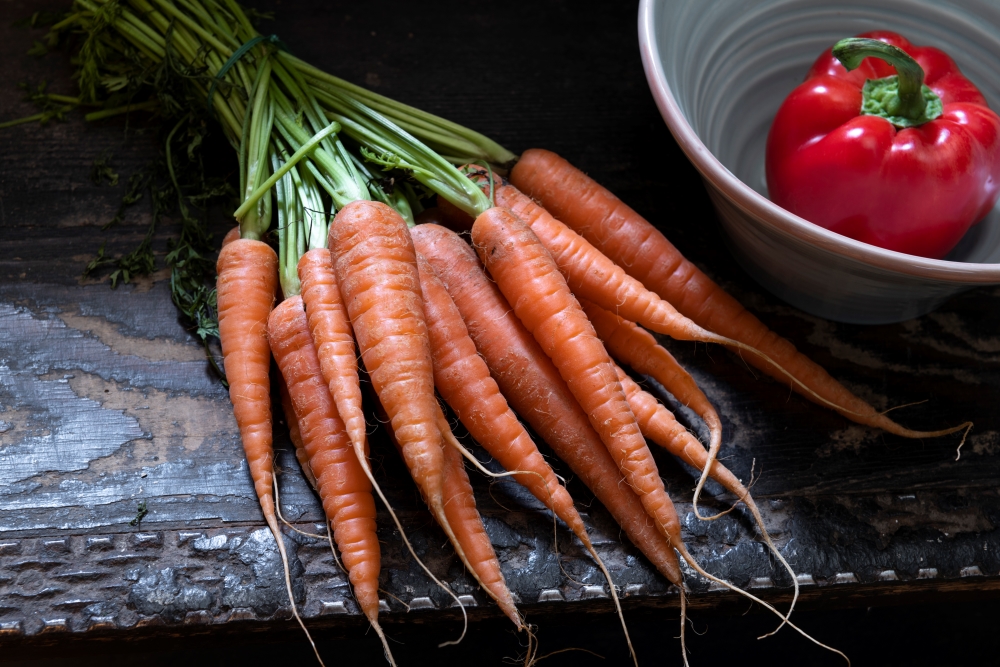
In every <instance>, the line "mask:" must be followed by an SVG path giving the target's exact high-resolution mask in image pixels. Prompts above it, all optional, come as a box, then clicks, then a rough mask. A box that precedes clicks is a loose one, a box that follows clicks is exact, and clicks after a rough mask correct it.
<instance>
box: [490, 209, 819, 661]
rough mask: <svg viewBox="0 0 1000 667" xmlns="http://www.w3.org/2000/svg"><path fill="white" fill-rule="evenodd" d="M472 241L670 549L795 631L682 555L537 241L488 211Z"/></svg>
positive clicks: (637, 447) (509, 216)
mask: <svg viewBox="0 0 1000 667" xmlns="http://www.w3.org/2000/svg"><path fill="white" fill-rule="evenodd" d="M472 240H473V243H474V245H475V247H476V251H477V252H478V253H479V257H480V259H481V260H482V262H483V264H484V265H485V266H486V268H487V270H488V271H489V272H490V274H491V275H492V276H493V279H494V280H495V281H496V283H497V285H498V286H499V288H500V291H501V292H503V293H504V295H505V296H506V297H507V300H508V302H510V303H511V305H512V306H513V308H514V313H515V314H516V315H517V317H518V319H520V320H521V322H522V323H523V324H524V326H525V328H526V329H527V330H528V331H530V332H531V333H532V335H533V336H534V337H535V339H536V340H537V341H538V342H539V344H540V345H541V346H542V349H543V350H545V352H546V353H547V354H548V355H549V357H550V358H551V359H552V361H553V363H554V364H555V366H556V368H557V369H559V373H560V375H562V377H563V379H564V380H565V381H566V384H567V385H568V386H569V388H570V391H571V392H573V395H574V396H575V397H576V399H577V401H579V403H580V406H581V407H582V408H583V409H584V411H585V412H587V414H588V416H589V418H590V423H591V425H592V426H593V427H594V429H595V430H596V431H597V432H598V434H600V436H601V440H602V441H603V442H604V443H605V445H606V446H607V448H608V451H609V452H610V453H611V455H612V458H614V459H615V462H616V463H617V464H618V467H619V469H620V470H621V472H622V473H623V474H624V475H625V479H626V481H627V482H628V483H629V484H630V485H631V486H632V487H633V488H634V489H635V490H636V492H637V493H638V495H639V497H640V499H641V500H642V504H643V507H644V508H645V509H646V512H647V513H648V514H649V515H650V516H651V517H652V518H653V520H654V521H655V522H656V524H657V526H658V528H659V529H660V531H661V532H662V533H663V535H664V536H665V537H666V538H667V539H668V540H669V541H670V543H671V544H672V546H673V547H674V548H675V549H677V551H678V552H679V553H680V554H681V556H682V557H683V558H684V560H686V561H687V562H688V564H689V565H691V567H693V568H694V569H695V570H696V571H697V572H698V573H699V574H701V575H702V576H704V577H706V578H708V579H710V580H713V581H717V582H719V583H721V584H723V585H725V586H727V587H728V588H730V589H732V590H733V591H736V592H739V593H741V594H742V595H744V596H746V597H747V598H749V599H751V600H753V601H755V602H760V603H761V604H764V606H765V607H767V608H768V609H769V610H771V611H772V612H773V613H774V614H776V615H777V616H778V617H779V618H781V619H782V621H783V622H784V623H788V625H789V626H791V627H793V628H795V629H796V630H799V629H798V628H797V626H795V625H794V624H792V623H791V622H790V621H788V619H787V617H786V616H784V615H782V614H781V613H780V612H779V611H778V610H777V609H775V608H774V607H773V606H770V605H767V604H766V603H763V602H762V601H760V600H759V599H758V598H756V597H755V596H753V595H751V594H750V593H747V592H746V591H743V590H742V589H740V588H738V587H736V586H733V585H732V584H729V583H728V582H724V581H723V580H721V579H718V578H717V577H714V576H712V575H710V574H709V573H708V572H706V571H705V570H704V568H702V567H701V566H700V565H699V564H698V562H697V561H696V560H695V559H694V557H693V556H691V554H690V552H688V550H687V547H686V546H685V545H684V542H683V539H682V537H681V532H680V520H679V519H678V517H677V511H676V509H675V508H674V505H673V502H672V501H671V500H670V497H669V496H668V495H667V493H666V489H664V487H663V481H662V480H661V479H660V477H659V473H658V471H657V468H656V463H655V462H654V461H653V457H652V454H651V453H650V451H649V448H648V447H647V446H646V442H645V440H644V439H643V437H642V434H641V433H640V432H639V427H638V424H637V423H636V421H635V416H634V415H633V413H632V410H631V408H630V407H629V405H628V402H627V400H626V398H625V394H624V391H623V389H622V387H621V384H620V383H619V382H618V375H617V371H616V370H615V367H614V365H613V363H612V362H611V360H610V358H608V356H607V352H606V351H605V349H604V346H603V345H602V344H601V342H600V340H598V339H597V334H596V332H594V329H593V326H592V325H591V324H590V321H589V320H588V319H587V316H586V314H584V312H583V310H582V309H581V308H580V306H579V303H577V301H576V299H575V298H574V297H573V294H572V293H571V292H570V290H569V287H568V285H567V284H566V280H565V279H564V278H563V276H562V274H561V273H560V271H559V268H558V267H557V266H556V263H555V260H554V259H553V257H552V256H551V255H549V253H548V252H547V251H546V249H545V247H544V246H543V245H542V243H541V241H539V240H538V237H537V236H535V235H534V234H533V233H532V231H531V229H530V228H529V227H528V226H527V224H526V223H525V222H523V221H521V220H520V219H518V218H517V216H515V215H514V214H513V213H511V212H510V211H509V210H507V209H503V208H492V209H489V210H487V211H486V212H484V213H482V214H480V215H479V217H477V218H476V222H475V223H474V224H473V226H472ZM779 627H780V626H779ZM799 632H800V633H802V634H803V635H805V636H806V637H807V638H809V639H812V638H811V637H809V636H808V635H806V634H805V633H804V632H802V631H801V630H799ZM812 641H814V642H816V640H812ZM816 643H817V644H819V642H816ZM820 645H822V644H820ZM831 650H833V649H831Z"/></svg>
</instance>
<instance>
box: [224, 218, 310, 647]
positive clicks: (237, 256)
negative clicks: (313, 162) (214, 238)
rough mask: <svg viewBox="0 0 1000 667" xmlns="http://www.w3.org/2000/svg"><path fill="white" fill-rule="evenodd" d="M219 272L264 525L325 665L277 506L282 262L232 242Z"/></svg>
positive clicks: (233, 389)
mask: <svg viewBox="0 0 1000 667" xmlns="http://www.w3.org/2000/svg"><path fill="white" fill-rule="evenodd" d="M227 236H228V235H227ZM215 269H216V273H217V274H218V278H217V279H216V294H217V301H216V304H217V309H218V319H219V342H220V343H221V344H222V357H223V366H224V368H225V370H226V378H227V381H228V382H229V398H230V400H231V401H232V404H233V414H234V415H235V417H236V424H237V426H238V427H239V429H240V440H241V441H242V443H243V451H244V453H245V454H246V457H247V465H248V467H249V468H250V476H251V478H252V479H253V483H254V491H255V492H256V494H257V498H258V500H259V501H260V507H261V511H262V512H263V514H264V520H265V521H266V522H267V525H268V528H270V529H271V534H272V535H273V536H274V540H275V542H276V544H277V547H278V553H279V554H280V556H281V562H282V565H283V567H284V575H285V588H286V591H287V593H288V600H289V603H290V604H291V606H292V613H293V615H294V616H295V619H296V620H297V621H298V623H299V626H301V627H302V630H303V632H305V633H306V637H307V638H308V639H309V643H310V645H311V646H312V649H313V652H314V653H315V654H316V659H317V660H318V661H319V663H320V665H322V664H323V659H322V658H321V657H320V655H319V650H318V649H317V648H316V644H315V642H313V640H312V636H311V635H310V634H309V630H308V629H307V628H306V626H305V623H304V622H303V621H302V618H301V617H300V616H299V612H298V609H297V608H296V605H295V594H294V592H293V591H292V580H291V574H290V572H289V568H288V554H287V553H286V551H285V541H284V536H283V535H282V534H281V529H280V528H279V526H278V519H277V516H276V505H275V502H274V443H273V440H272V437H273V436H272V417H271V382H270V370H271V354H270V346H269V344H268V340H267V320H268V317H269V315H270V313H271V309H272V308H273V307H274V301H275V297H276V295H277V291H278V256H277V255H276V254H275V252H274V250H272V249H271V248H270V246H268V245H267V244H266V243H261V242H260V241H253V240H250V239H232V238H231V239H230V240H229V241H228V242H227V243H226V245H225V246H224V247H223V248H222V250H221V251H220V252H219V258H218V260H217V262H216V265H215Z"/></svg>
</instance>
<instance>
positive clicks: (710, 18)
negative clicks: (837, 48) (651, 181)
mask: <svg viewBox="0 0 1000 667" xmlns="http://www.w3.org/2000/svg"><path fill="white" fill-rule="evenodd" d="M872 4H873V3H869V2H857V1H840V2H810V1H809V0H760V1H757V2H753V3H750V2H745V0H711V1H709V0H690V1H682V0H668V1H666V2H662V3H659V5H660V6H659V7H658V11H657V14H658V19H659V20H658V21H657V26H656V39H657V48H658V50H659V52H660V57H661V61H662V64H663V68H664V74H665V75H666V78H667V82H668V84H669V86H670V89H671V90H672V91H673V94H674V97H675V99H676V101H677V103H678V105H679V107H680V109H681V111H682V112H683V113H684V115H685V116H686V118H687V121H688V123H689V124H690V125H691V127H692V129H693V130H694V131H695V133H696V134H697V135H698V137H699V138H700V139H701V140H702V142H703V143H704V144H705V146H706V147H707V148H708V149H709V150H710V151H711V152H712V154H713V155H715V157H716V158H718V159H719V161H720V162H721V163H722V164H723V165H724V166H725V167H726V168H727V169H728V170H729V171H730V172H732V173H733V175H735V176H736V177H737V178H739V179H740V180H741V181H743V182H744V183H746V184H747V185H749V186H750V187H751V188H753V189H754V190H756V191H757V192H759V193H761V194H762V195H764V196H767V184H766V182H765V177H764V147H765V143H766V139H767V132H768V129H769V128H770V126H771V120H772V119H773V118H774V115H775V113H776V112H777V110H778V107H779V106H780V105H781V102H782V101H783V100H784V98H785V96H786V95H788V93H789V92H791V90H792V89H793V88H795V86H797V85H798V84H799V83H801V82H802V80H803V78H804V76H805V73H806V72H807V71H808V69H809V67H810V66H811V65H812V63H813V61H815V59H816V58H817V57H818V56H819V54H820V53H822V52H823V51H824V50H825V49H826V48H828V47H829V46H831V45H832V44H833V43H835V42H836V41H837V40H839V39H841V38H843V37H849V36H852V35H856V34H859V33H862V32H867V31H870V30H879V29H883V30H894V31H896V32H898V33H900V34H901V35H903V36H904V37H906V38H907V39H909V40H910V41H911V42H913V43H914V44H918V45H932V46H936V47H938V48H940V49H943V50H944V51H945V52H946V53H948V54H949V55H951V57H952V58H954V59H955V61H956V62H957V63H958V65H959V67H960V68H961V69H962V72H963V74H965V76H966V77H968V78H969V79H970V80H971V81H972V82H973V83H974V84H975V85H977V86H978V87H979V89H980V90H981V91H982V92H983V94H984V95H985V97H986V99H987V101H988V102H989V104H990V107H991V108H992V109H993V110H994V111H997V110H1000V64H998V63H1000V0H992V1H986V0H962V1H952V2H945V1H934V2H931V1H929V0H905V1H904V0H879V1H878V3H877V4H878V6H877V7H873V6H872ZM946 259H949V260H953V261H962V262H982V263H1000V206H998V207H996V208H994V210H993V212H992V213H991V214H990V215H989V216H988V217H987V218H986V220H984V221H983V222H982V223H980V224H978V225H976V226H975V227H973V228H972V229H971V230H970V231H969V233H968V234H966V236H965V238H963V239H962V241H961V242H960V243H959V245H958V246H957V247H956V248H955V249H954V250H953V251H952V252H951V254H949V256H948V257H947V258H946Z"/></svg>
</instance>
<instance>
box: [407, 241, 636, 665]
mask: <svg viewBox="0 0 1000 667" xmlns="http://www.w3.org/2000/svg"><path fill="white" fill-rule="evenodd" d="M417 268H418V270H419V271H420V286H421V289H422V290H423V294H424V309H425V313H426V316H427V329H428V334H429V336H430V343H431V354H432V358H433V363H434V385H435V386H436V387H437V389H438V391H439V392H440V394H441V396H442V398H444V400H445V402H446V403H448V405H450V406H451V408H452V410H454V412H455V414H456V415H458V418H459V419H460V420H461V421H462V423H463V424H465V427H466V428H467V429H468V430H469V433H470V434H471V435H472V437H473V438H475V439H476V441H477V442H479V444H481V445H482V446H483V448H484V449H486V451H487V452H489V454H490V455H491V456H493V457H494V458H495V459H496V460H497V461H499V462H500V465H502V466H503V467H504V468H506V469H507V470H510V471H525V473H527V474H516V475H515V477H514V478H515V479H516V480H517V481H518V482H520V483H521V484H522V485H523V486H524V487H525V488H527V489H528V490H529V491H530V492H531V493H532V495H534V496H535V497H536V498H538V500H540V501H541V502H542V503H544V504H545V506H546V507H548V508H549V509H551V510H552V511H553V513H555V515H556V516H558V517H559V518H560V519H562V520H563V521H565V522H566V525H568V526H569V527H570V530H572V531H573V533H574V534H575V535H576V536H577V537H578V538H579V539H580V541H581V542H582V543H583V545H584V547H585V548H586V549H587V551H589V552H590V554H591V555H592V556H593V558H594V560H595V561H596V562H597V563H598V566H599V567H600V568H601V571H602V572H603V573H604V575H605V576H606V577H607V580H608V584H609V586H610V587H611V595H612V597H613V598H614V601H615V606H616V608H617V609H618V613H619V616H621V606H620V603H619V601H618V594H617V592H616V591H615V587H614V582H613V581H612V580H611V574H610V573H609V572H608V571H607V568H606V567H605V566H604V562H603V561H602V560H601V558H600V556H598V555H597V551H596V550H595V549H594V546H593V545H592V544H591V542H590V537H589V536H588V535H587V529H586V526H584V524H583V519H582V518H581V517H580V514H579V513H578V512H577V511H576V508H575V507H574V506H573V499H572V498H571V497H570V495H569V493H568V492H567V491H566V489H565V488H563V486H562V485H560V484H559V481H558V480H557V479H556V475H555V473H554V472H553V471H552V468H551V467H550V466H549V464H548V463H546V461H545V459H544V458H542V455H541V453H540V452H539V451H538V448H537V447H536V446H535V443H534V442H533V441H532V440H531V436H529V435H528V432H527V431H525V430H524V427H523V426H521V422H519V421H518V420H517V417H516V416H515V415H514V413H513V411H511V409H510V407H509V406H508V405H507V401H506V400H505V399H504V397H503V394H501V393H500V388H499V387H498V386H497V383H496V381H495V380H494V379H493V378H491V377H490V369H489V367H487V365H486V362H485V361H483V359H482V357H480V356H479V354H478V353H477V352H476V345H475V343H473V342H472V339H471V338H469V330H468V329H467V328H466V326H465V323H464V322H463V321H462V315H461V313H459V311H458V308H457V307H456V306H455V303H454V302H453V301H452V299H451V297H450V296H449V295H448V292H447V290H446V289H445V287H444V285H443V284H442V283H441V280H440V279H439V278H438V277H437V274H435V273H434V269H433V268H432V267H431V266H430V264H429V263H428V262H427V259H426V258H424V256H423V255H421V254H420V253H419V252H418V253H417ZM463 474H464V471H463ZM622 627H623V628H624V629H625V637H626V639H628V629H627V628H625V625H624V619H623V621H622ZM628 643H629V647H630V650H631V644H632V642H631V639H628Z"/></svg>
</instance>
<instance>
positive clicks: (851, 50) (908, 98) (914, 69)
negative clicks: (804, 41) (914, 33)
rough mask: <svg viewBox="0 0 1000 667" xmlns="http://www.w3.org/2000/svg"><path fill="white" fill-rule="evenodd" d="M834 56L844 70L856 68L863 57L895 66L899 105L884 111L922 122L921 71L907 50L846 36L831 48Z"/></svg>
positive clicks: (922, 71)
mask: <svg viewBox="0 0 1000 667" xmlns="http://www.w3.org/2000/svg"><path fill="white" fill-rule="evenodd" d="M833 56H834V57H835V58H836V59H837V60H839V61H840V62H841V64H842V65H843V66H844V67H845V68H847V71H851V70H853V69H856V68H857V67H858V66H859V65H861V61H863V60H864V59H865V58H880V59H882V60H884V61H886V62H887V63H889V64H890V65H892V66H893V67H895V68H896V73H897V74H898V75H899V89H898V102H896V101H894V102H893V103H891V104H889V105H887V106H889V108H887V109H886V110H887V111H888V113H889V114H891V115H893V116H902V117H904V118H908V119H910V120H911V121H916V122H923V121H924V120H925V118H924V117H925V113H926V111H925V110H926V105H927V100H926V99H925V96H924V91H923V88H924V70H923V68H922V67H921V66H920V65H919V64H918V63H917V61H916V60H914V59H913V57H912V56H910V54H908V53H907V52H906V51H904V50H903V49H901V48H899V47H898V46H893V45H891V44H886V43H885V42H882V41H879V40H877V39H869V38H866V37H848V38H847V39H842V40H840V41H839V42H837V43H836V44H835V45H834V46H833Z"/></svg>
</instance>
